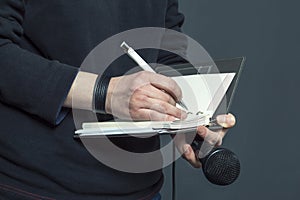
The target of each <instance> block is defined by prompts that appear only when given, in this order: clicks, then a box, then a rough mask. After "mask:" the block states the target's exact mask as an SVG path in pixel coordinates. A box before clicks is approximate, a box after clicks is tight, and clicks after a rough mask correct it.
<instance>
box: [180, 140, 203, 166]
mask: <svg viewBox="0 0 300 200" xmlns="http://www.w3.org/2000/svg"><path fill="white" fill-rule="evenodd" d="M183 148H184V149H183V151H184V153H183V157H184V158H185V159H186V160H187V161H188V162H189V163H190V164H191V165H192V166H193V167H195V168H200V167H201V166H202V165H201V162H200V161H199V159H198V158H197V157H196V155H195V153H194V151H193V149H192V147H191V145H189V144H185V145H184V146H183Z"/></svg>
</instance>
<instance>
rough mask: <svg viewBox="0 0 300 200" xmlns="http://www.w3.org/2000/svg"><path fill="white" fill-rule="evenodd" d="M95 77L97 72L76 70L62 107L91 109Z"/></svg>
mask: <svg viewBox="0 0 300 200" xmlns="http://www.w3.org/2000/svg"><path fill="white" fill-rule="evenodd" d="M97 77H98V75H97V74H93V73H88V72H81V71H80V72H78V74H77V76H76V78H75V80H74V82H73V84H72V86H71V89H70V91H69V93H68V96H67V98H66V100H65V102H64V107H68V108H74V109H82V110H90V111H92V110H93V97H94V88H95V83H96V79H97Z"/></svg>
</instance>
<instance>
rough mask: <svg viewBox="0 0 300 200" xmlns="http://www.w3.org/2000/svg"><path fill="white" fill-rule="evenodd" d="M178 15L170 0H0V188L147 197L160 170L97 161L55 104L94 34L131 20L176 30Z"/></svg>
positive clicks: (96, 38) (101, 35)
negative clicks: (122, 167) (128, 168)
mask: <svg viewBox="0 0 300 200" xmlns="http://www.w3.org/2000/svg"><path fill="white" fill-rule="evenodd" d="M182 22H183V16H182V15H181V14H180V13H178V5H177V0H130V1H125V0H36V1H34V0H0V120H1V121H0V196H1V194H2V193H3V195H4V193H5V192H4V191H11V192H16V193H18V194H19V195H21V196H22V197H23V198H24V199H25V196H29V197H32V195H34V194H37V195H41V196H45V197H49V198H53V199H68V200H69V199H72V200H76V199H78V200H83V199H84V200H88V199H97V200H98V199H108V198H109V199H144V198H145V199H151V197H152V196H153V195H154V194H155V193H156V192H158V190H159V189H160V187H161V184H162V180H163V178H162V174H161V171H160V170H159V171H155V172H150V173H143V174H131V173H123V172H119V171H116V170H113V169H111V168H109V167H107V166H105V165H103V164H101V163H100V162H99V161H97V160H96V159H94V158H93V157H92V156H91V155H90V154H89V153H88V151H87V150H86V149H85V148H84V146H83V145H82V143H81V142H80V141H78V140H74V139H73V137H72V136H73V133H74V129H75V127H74V121H73V118H72V113H71V112H70V111H69V110H68V109H66V108H62V104H63V102H64V100H65V98H66V95H67V93H68V91H69V89H70V86H71V84H72V82H73V80H74V78H75V76H76V74H77V72H78V67H79V66H80V65H81V63H82V61H83V60H84V58H85V57H86V56H87V55H88V53H89V52H90V51H91V50H92V49H93V48H94V47H95V46H96V45H98V44H99V43H100V42H101V41H103V40H105V39H106V38H108V37H109V36H112V35H114V34H116V33H119V32H122V31H125V30H128V29H132V28H137V27H147V26H151V27H166V28H171V29H174V30H180V26H181V25H182ZM153 55H154V54H153ZM153 55H152V58H153ZM155 55H156V56H157V54H155ZM151 61H152V62H154V61H155V60H151ZM112 75H113V74H112ZM156 145H157V144H156ZM154 146H155V145H154ZM153 148H154V147H153ZM21 190H22V191H21ZM23 191H26V192H23ZM27 192H28V193H27ZM29 193H33V194H29ZM28 199H30V198H28ZM40 199H43V198H40ZM45 199H47V198H45Z"/></svg>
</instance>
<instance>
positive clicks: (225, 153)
mask: <svg viewBox="0 0 300 200" xmlns="http://www.w3.org/2000/svg"><path fill="white" fill-rule="evenodd" d="M203 141H204V140H203V138H201V137H200V136H199V135H198V134H197V135H196V137H195V139H194V141H193V142H192V144H191V147H192V149H193V150H194V152H195V154H196V155H197V157H198V158H199V160H200V162H201V163H202V170H203V173H204V175H205V177H206V178H207V179H208V181H210V182H211V183H213V184H215V185H220V186H226V185H230V184H232V183H233V182H234V181H235V180H236V179H237V178H238V176H239V174H240V170H241V165H240V161H239V159H238V157H237V156H236V155H235V154H234V153H233V152H232V151H230V150H228V149H225V148H214V149H212V150H211V151H210V152H209V153H208V154H207V155H206V156H205V157H204V158H200V157H199V150H200V147H201V145H202V143H203Z"/></svg>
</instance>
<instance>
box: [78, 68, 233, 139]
mask: <svg viewBox="0 0 300 200" xmlns="http://www.w3.org/2000/svg"><path fill="white" fill-rule="evenodd" d="M234 77H235V73H219V74H195V75H187V76H180V77H172V78H173V79H174V80H175V81H176V82H177V83H178V85H179V86H180V88H181V90H182V93H183V102H184V103H185V104H186V105H187V107H188V108H189V110H188V112H189V114H188V117H187V118H186V119H185V120H175V121H140V122H128V121H119V120H118V121H114V122H94V123H83V125H82V129H80V130H77V131H76V132H75V134H77V135H78V136H79V137H85V136H97V135H99V136H101V135H122V134H144V133H155V132H158V133H159V132H160V131H161V130H165V131H166V130H180V129H187V128H192V127H197V126H201V125H208V124H209V120H210V118H211V117H212V115H213V114H214V112H215V111H216V109H217V107H218V106H219V104H220V102H221V100H222V99H223V97H224V95H225V94H226V91H227V90H228V88H229V86H230V84H231V82H232V80H233V79H234ZM177 106H178V107H180V106H179V105H177Z"/></svg>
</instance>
